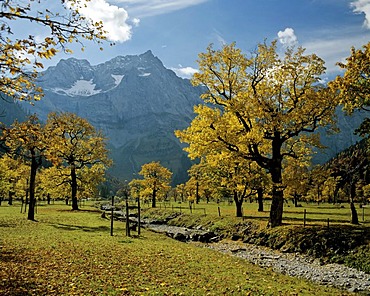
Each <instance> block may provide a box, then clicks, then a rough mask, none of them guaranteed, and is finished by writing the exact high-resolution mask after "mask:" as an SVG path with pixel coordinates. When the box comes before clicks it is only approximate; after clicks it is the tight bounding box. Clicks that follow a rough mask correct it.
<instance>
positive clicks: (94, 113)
mask: <svg viewBox="0 0 370 296" xmlns="http://www.w3.org/2000/svg"><path fill="white" fill-rule="evenodd" d="M38 85H39V86H41V87H42V88H43V89H44V94H45V97H44V98H43V99H42V100H41V101H39V102H35V104H34V106H29V105H26V104H24V105H23V106H24V107H25V108H26V109H27V110H28V111H29V112H30V113H36V114H38V115H39V117H40V119H41V120H46V118H47V114H48V113H49V112H51V111H64V112H66V111H67V112H73V113H76V114H77V115H78V116H80V117H84V118H86V119H88V120H89V122H90V123H91V124H93V125H94V126H95V128H97V129H98V130H101V131H102V132H103V133H104V135H105V136H106V137H107V138H108V146H109V149H110V151H111V157H112V159H113V160H114V166H113V167H112V168H111V169H110V172H111V174H112V175H114V176H116V177H119V178H123V179H127V180H131V179H132V178H133V177H135V175H134V174H136V173H137V172H138V171H139V170H140V168H141V165H142V164H144V163H147V162H151V161H160V162H161V164H162V165H163V166H165V167H167V168H169V169H170V170H171V171H172V172H173V173H174V183H175V184H176V183H179V182H183V181H185V179H186V171H187V169H188V168H189V167H190V161H189V160H188V158H187V157H186V154H185V153H184V152H183V151H182V146H181V144H180V142H179V141H178V139H177V138H176V137H175V136H174V131H175V130H176V129H183V128H185V127H186V126H188V124H189V123H190V122H191V120H192V119H193V117H194V114H193V106H194V105H196V104H198V103H200V98H199V96H200V94H201V93H202V90H201V89H200V88H195V87H193V86H192V85H191V83H190V81H189V80H188V79H182V78H180V77H177V76H176V74H175V73H174V72H173V71H171V70H169V69H166V68H165V67H164V66H163V64H162V62H161V61H160V60H159V59H158V58H157V57H155V56H154V55H153V53H152V52H151V51H147V52H145V53H143V54H141V55H132V56H118V57H116V58H114V59H112V60H110V61H107V62H105V63H103V64H99V65H95V66H93V65H91V64H90V63H89V62H88V61H87V60H77V59H74V58H70V59H67V60H61V61H60V62H59V63H58V64H57V65H56V66H53V67H50V68H48V69H47V70H46V71H45V72H43V73H41V75H40V79H39V82H38Z"/></svg>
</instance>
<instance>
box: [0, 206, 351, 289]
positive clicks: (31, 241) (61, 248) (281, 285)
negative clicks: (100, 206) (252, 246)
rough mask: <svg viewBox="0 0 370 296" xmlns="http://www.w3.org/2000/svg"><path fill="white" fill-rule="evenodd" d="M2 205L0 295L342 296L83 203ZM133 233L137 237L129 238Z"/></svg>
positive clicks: (0, 219)
mask: <svg viewBox="0 0 370 296" xmlns="http://www.w3.org/2000/svg"><path fill="white" fill-rule="evenodd" d="M36 218H37V220H38V222H31V221H27V219H26V215H25V214H21V213H19V207H16V206H12V207H10V206H5V205H3V206H1V207H0V248H1V249H0V277H1V281H0V295H231V294H232V295H313V294H317V295H346V293H343V292H340V291H338V290H336V289H332V288H327V287H323V286H317V285H316V284H313V283H310V282H307V281H304V280H300V279H295V278H290V277H287V276H284V275H280V274H276V273H274V272H272V271H271V270H265V269H261V268H259V267H257V266H254V265H252V264H249V263H247V262H245V261H243V260H240V259H237V258H234V257H231V256H227V255H223V254H220V253H218V252H215V251H212V250H209V249H205V248H196V247H194V246H192V245H189V244H184V243H180V242H177V241H175V240H172V239H169V238H167V237H165V236H163V235H159V234H155V233H151V232H147V231H143V232H142V235H141V236H140V237H137V236H134V237H132V238H127V237H125V236H124V233H125V230H124V224H123V223H122V222H115V229H114V236H113V237H111V236H110V231H109V225H110V222H109V220H107V219H103V218H101V217H100V213H99V212H97V211H96V210H95V209H94V208H92V207H88V206H85V207H84V208H83V210H82V211H78V212H72V211H70V207H68V206H65V205H56V204H55V205H49V206H46V205H45V206H39V207H38V213H37V215H36ZM133 234H135V233H133Z"/></svg>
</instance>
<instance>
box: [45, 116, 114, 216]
mask: <svg viewBox="0 0 370 296" xmlns="http://www.w3.org/2000/svg"><path fill="white" fill-rule="evenodd" d="M46 129H47V131H48V132H49V133H50V134H51V135H52V138H53V142H52V143H50V144H51V145H50V147H49V149H48V157H49V159H50V160H52V161H53V162H54V163H55V164H56V165H57V166H61V168H64V167H67V168H68V170H69V177H68V183H69V185H70V188H71V199H72V209H73V210H78V203H77V193H78V189H79V187H78V180H81V179H82V178H81V176H80V175H79V172H81V173H82V172H83V170H85V169H86V168H89V169H90V170H91V169H92V168H93V167H94V166H96V165H98V164H101V166H100V167H99V170H98V171H97V174H96V175H95V177H97V176H101V175H103V174H104V171H105V169H106V168H107V167H108V166H109V165H111V161H110V160H109V159H108V156H107V154H108V150H107V149H106V147H105V139H104V137H103V136H102V135H101V133H99V132H97V131H96V130H95V129H94V127H93V126H92V125H91V124H90V123H89V122H88V121H87V120H86V119H83V118H80V117H78V116H77V115H75V114H73V113H60V114H57V113H51V114H49V116H48V120H47V123H46Z"/></svg>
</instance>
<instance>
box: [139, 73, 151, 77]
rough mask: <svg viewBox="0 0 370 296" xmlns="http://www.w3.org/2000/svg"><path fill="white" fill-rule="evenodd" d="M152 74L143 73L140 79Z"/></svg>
mask: <svg viewBox="0 0 370 296" xmlns="http://www.w3.org/2000/svg"><path fill="white" fill-rule="evenodd" d="M151 74H152V73H143V74H140V75H139V76H140V77H147V76H149V75H151Z"/></svg>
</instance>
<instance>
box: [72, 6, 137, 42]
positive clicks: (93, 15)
mask: <svg viewBox="0 0 370 296" xmlns="http://www.w3.org/2000/svg"><path fill="white" fill-rule="evenodd" d="M67 3H68V2H67ZM78 10H79V12H80V14H81V15H84V16H86V17H88V18H90V19H91V20H93V21H103V24H104V30H105V31H107V38H108V39H109V40H111V41H114V42H125V41H127V40H129V39H131V35H132V31H131V29H132V27H131V25H130V24H129V17H128V13H127V11H126V10H125V9H123V8H120V7H118V6H115V5H111V4H109V3H108V2H107V1H105V0H91V1H86V0H83V1H82V2H81V4H79V7H78ZM132 23H133V24H134V25H137V24H139V20H138V19H133V20H132Z"/></svg>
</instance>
